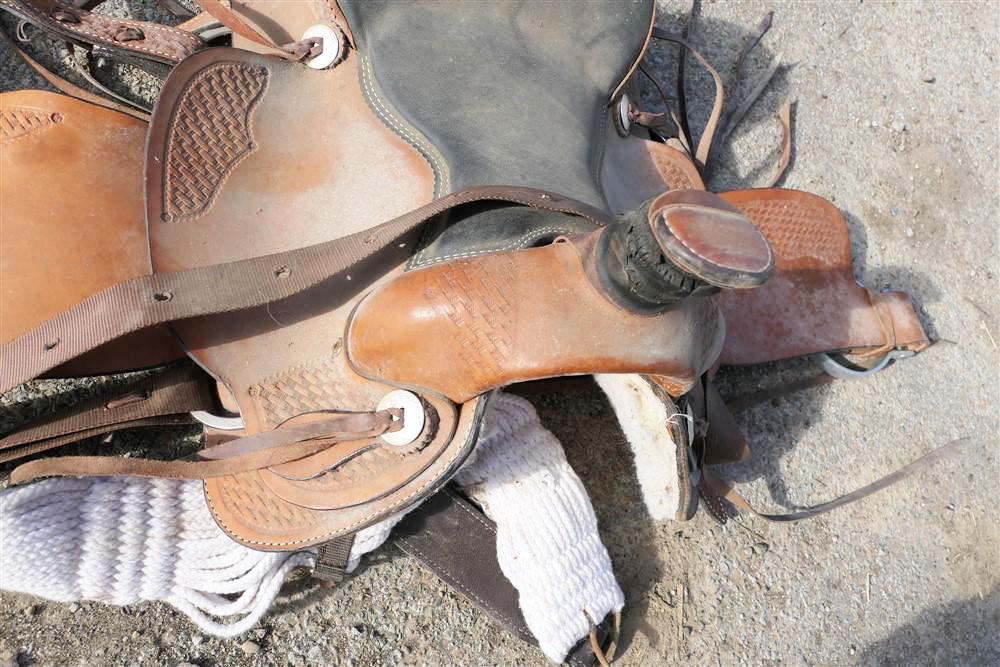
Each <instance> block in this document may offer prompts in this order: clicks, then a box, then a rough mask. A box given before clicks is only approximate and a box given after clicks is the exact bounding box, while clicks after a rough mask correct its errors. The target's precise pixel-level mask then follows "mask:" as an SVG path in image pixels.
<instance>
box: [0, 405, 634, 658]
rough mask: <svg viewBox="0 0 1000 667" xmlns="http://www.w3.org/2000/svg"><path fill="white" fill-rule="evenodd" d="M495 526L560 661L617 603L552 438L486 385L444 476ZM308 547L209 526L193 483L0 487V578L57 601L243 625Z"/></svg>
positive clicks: (544, 643)
mask: <svg viewBox="0 0 1000 667" xmlns="http://www.w3.org/2000/svg"><path fill="white" fill-rule="evenodd" d="M456 479H457V481H458V482H459V483H460V484H463V485H464V486H465V488H466V491H467V492H468V493H469V494H470V495H471V496H472V497H473V498H475V499H476V500H477V501H478V502H479V503H480V504H481V505H482V506H483V508H484V510H485V511H486V513H487V514H488V515H489V516H490V518H492V519H493V520H494V521H495V522H496V524H497V555H498V558H499V562H500V566H501V569H502V570H503V572H504V574H505V575H506V576H507V578H508V579H509V580H510V581H511V583H513V585H514V586H515V588H517V589H518V592H519V594H520V604H521V609H522V611H523V613H524V617H525V621H526V622H527V625H528V628H529V629H530V630H531V631H532V633H533V634H534V635H535V637H536V638H537V639H538V641H539V644H540V646H541V647H542V650H543V651H544V652H545V654H546V655H547V656H548V657H549V658H551V659H552V660H554V661H557V662H558V661H561V660H562V658H563V657H565V655H566V654H567V653H568V652H569V650H570V649H571V648H572V647H573V645H574V644H576V643H577V642H578V641H579V640H580V639H582V638H584V637H586V636H587V634H588V632H589V630H590V627H591V625H592V622H593V621H600V620H602V619H603V618H604V617H605V616H606V615H607V614H608V613H610V612H612V611H615V612H617V611H620V610H621V608H622V606H623V604H624V597H623V595H622V592H621V589H620V588H619V587H618V584H617V582H616V581H615V578H614V574H613V573H612V570H611V562H610V559H609V557H608V553H607V550H606V549H605V548H604V545H603V544H601V541H600V537H599V535H598V533H597V519H596V517H595V515H594V510H593V507H592V506H591V504H590V499H589V498H588V497H587V494H586V491H585V490H584V488H583V485H582V484H581V482H580V480H579V478H578V477H577V476H576V474H575V473H574V472H573V470H572V469H571V468H570V466H569V464H568V463H567V461H566V457H565V455H564V453H563V451H562V447H561V446H560V444H559V441H558V440H556V438H555V436H553V435H552V434H551V433H550V432H548V431H547V430H545V429H544V428H543V427H542V425H541V423H540V421H539V420H538V416H537V414H536V413H535V410H534V408H532V407H531V404H530V403H528V402H527V401H525V400H524V399H521V398H517V397H515V396H511V395H507V394H502V393H498V394H497V395H496V396H495V397H494V398H493V399H492V400H491V402H490V408H489V410H488V411H487V413H486V416H485V421H484V425H483V429H482V431H481V435H480V441H479V444H478V446H477V448H476V450H475V453H474V455H473V457H472V459H471V460H470V461H469V462H467V463H466V465H465V466H464V467H463V468H462V469H461V470H460V472H459V474H458V476H457V477H456ZM404 514H405V513H400V514H397V515H395V516H392V517H390V518H389V519H386V520H385V521H382V522H380V523H378V524H375V525H373V526H370V527H368V528H366V529H364V530H362V531H359V532H358V533H357V535H356V536H355V540H354V544H353V547H352V549H351V555H350V559H349V561H348V571H351V570H353V569H355V568H356V567H357V565H358V564H359V562H360V560H361V557H362V555H363V554H365V553H368V552H369V551H372V550H374V549H376V548H377V547H379V546H380V545H381V544H382V543H383V542H384V541H385V540H386V538H387V537H388V536H389V533H390V531H391V529H392V527H393V526H395V525H396V523H397V522H398V521H399V520H400V519H401V518H402V517H403V515H404ZM314 561H315V550H304V551H299V552H294V553H271V552H262V551H255V550H253V549H249V548H247V547H244V546H242V545H240V544H238V543H237V542H235V541H233V540H232V539H230V538H229V537H228V536H227V535H225V533H223V532H222V530H221V529H220V528H219V527H218V526H217V525H216V523H215V521H214V520H213V519H212V517H211V514H210V513H209V510H208V507H207V505H206V504H205V498H204V492H203V489H202V485H201V483H199V482H182V481H174V480H158V479H145V478H138V477H91V478H72V477H66V478H57V479H49V480H44V481H41V482H37V483H34V484H30V485H27V486H23V487H14V488H11V489H7V490H5V491H2V492H0V589H2V590H8V591H14V592H20V593H28V594H32V595H37V596H40V597H44V598H48V599H51V600H56V601H60V602H70V601H73V600H80V599H87V600H99V601H102V602H107V603H111V604H116V605H128V604H134V603H136V602H140V601H143V600H162V601H164V602H167V603H169V604H171V605H173V606H174V607H176V608H177V609H179V610H180V611H182V612H183V613H185V614H186V615H187V616H189V617H190V618H191V620H192V621H194V623H196V624H197V625H198V626H199V627H200V628H201V629H202V630H203V631H205V632H206V633H209V634H213V635H217V636H222V637H232V636H235V635H238V634H241V633H243V632H245V631H247V630H249V629H250V628H252V627H253V626H254V625H255V624H256V623H257V622H258V621H259V620H260V618H261V616H263V614H264V613H265V612H266V611H267V609H268V607H269V606H270V605H271V603H272V602H273V600H274V598H275V596H276V595H277V593H278V591H279V589H280V588H281V584H282V582H283V581H284V579H285V577H286V576H287V575H288V574H289V573H290V572H291V571H292V570H293V569H295V568H296V567H311V566H312V565H313V564H314Z"/></svg>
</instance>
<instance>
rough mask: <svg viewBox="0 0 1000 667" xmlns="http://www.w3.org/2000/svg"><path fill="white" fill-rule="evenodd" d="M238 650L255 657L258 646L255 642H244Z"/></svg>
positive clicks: (258, 651) (258, 649) (258, 650)
mask: <svg viewBox="0 0 1000 667" xmlns="http://www.w3.org/2000/svg"><path fill="white" fill-rule="evenodd" d="M240 650H241V651H243V652H244V653H246V654H247V655H257V654H258V653H260V644H258V643H257V642H251V641H245V642H243V645H242V646H240Z"/></svg>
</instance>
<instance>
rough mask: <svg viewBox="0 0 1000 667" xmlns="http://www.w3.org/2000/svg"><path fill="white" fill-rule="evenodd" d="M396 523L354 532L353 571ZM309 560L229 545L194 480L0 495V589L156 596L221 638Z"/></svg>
mask: <svg viewBox="0 0 1000 667" xmlns="http://www.w3.org/2000/svg"><path fill="white" fill-rule="evenodd" d="M395 521H398V518H395V517H394V518H393V519H391V520H389V521H387V522H384V524H379V525H377V526H373V527H372V528H370V529H366V530H364V531H361V532H360V533H358V535H357V538H356V539H355V544H354V548H353V549H352V551H351V562H352V563H353V564H354V565H353V566H352V569H353V567H356V565H357V563H358V562H359V561H360V559H361V554H362V553H364V552H366V551H370V550H372V549H374V548H376V547H377V546H378V545H380V544H381V543H382V542H383V541H384V540H385V536H386V535H387V534H388V532H389V529H390V528H391V526H392V525H394V523H395ZM314 559H315V552H314V551H312V550H306V551H300V552H295V553H269V552H264V551H255V550H253V549H248V548H247V547H244V546H242V545H240V544H238V543H237V542H234V541H233V540H232V539H230V538H229V537H227V536H226V534H225V533H223V532H222V530H221V529H220V528H219V527H218V526H217V525H216V523H215V521H214V520H213V519H212V516H211V514H210V513H209V510H208V507H207V505H206V504H205V495H204V491H203V490H202V485H201V483H199V482H182V481H174V480H157V479H144V478H139V477H90V478H72V477H65V478H58V479H49V480H44V481H41V482H38V483H35V484H30V485H27V486H23V487H15V488H11V489H7V490H5V491H3V492H2V493H0V589H2V590H7V591H13V592H19V593H29V594H32V595H37V596H39V597H43V598H48V599H50V600H57V601H60V602H69V601H72V600H99V601H102V602H108V603H111V604H116V605H128V604H134V603H136V602H140V601H143V600H162V601H164V602H168V603H170V604H171V605H173V606H174V607H176V608H177V609H179V610H180V611H182V612H184V613H185V614H186V615H187V616H188V617H190V618H191V620H192V621H194V623H195V624H197V625H198V627H200V628H201V629H202V630H203V631H205V632H206V633H209V634H213V635H217V636H221V637H232V636H235V635H238V634H241V633H243V632H245V631H247V630H249V629H250V628H252V627H253V626H254V625H255V624H256V623H257V621H258V620H260V617H261V616H263V614H264V613H265V612H266V611H267V609H268V607H270V605H271V602H272V601H273V600H274V597H275V596H276V595H277V593H278V590H279V589H280V588H281V584H282V582H284V580H285V577H286V576H287V575H288V574H289V572H291V571H292V570H293V569H295V568H296V567H311V566H312V565H313V562H314Z"/></svg>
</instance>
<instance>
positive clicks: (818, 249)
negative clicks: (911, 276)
mask: <svg viewBox="0 0 1000 667" xmlns="http://www.w3.org/2000/svg"><path fill="white" fill-rule="evenodd" d="M722 198H723V199H725V200H726V201H727V202H730V203H731V204H733V205H734V206H736V207H738V208H739V209H740V210H742V211H743V213H744V214H745V215H747V216H748V217H749V218H750V219H751V220H753V221H754V224H755V225H756V226H757V228H758V229H759V230H760V231H761V233H763V234H764V236H765V237H766V238H767V240H768V242H769V243H770V244H771V247H772V248H773V249H774V254H775V258H776V261H775V272H774V274H773V275H772V276H771V278H770V280H768V282H767V283H765V284H764V285H763V286H761V287H760V288H758V289H756V290H752V291H748V292H741V293H740V294H739V295H736V294H733V293H729V292H722V293H721V294H719V295H718V297H717V300H718V302H719V305H720V306H721V308H722V310H723V313H724V314H725V318H726V322H727V324H728V327H727V333H726V345H725V348H724V349H723V352H722V356H721V358H720V361H721V363H724V364H755V363H763V362H766V361H775V360H779V359H788V358H791V357H797V356H803V355H806V354H813V353H816V352H828V351H845V352H854V353H856V354H862V355H863V354H866V353H867V354H884V353H885V352H886V351H888V350H890V349H894V348H900V349H909V350H913V351H915V352H916V351H920V350H922V349H924V348H925V347H927V345H928V344H929V341H928V340H927V335H926V334H925V333H924V330H923V327H922V326H921V325H920V322H919V320H918V319H917V316H916V313H915V312H914V310H913V306H912V305H911V304H910V301H909V298H908V297H907V296H906V295H905V294H902V293H900V292H886V293H882V294H874V293H872V292H871V291H869V290H867V289H865V288H863V287H862V286H861V285H859V284H858V283H857V281H856V280H855V278H854V274H853V272H852V270H851V244H850V239H849V238H848V235H847V223H846V222H844V218H843V216H842V215H841V213H840V211H838V210H837V207H836V206H834V205H833V204H831V203H830V202H828V201H826V200H825V199H823V198H821V197H818V196H816V195H812V194H809V193H806V192H799V191H796V190H777V189H771V190H741V191H737V192H727V193H724V194H723V195H722ZM873 306H875V307H873ZM845 313H850V316H849V317H845V316H844V314H845Z"/></svg>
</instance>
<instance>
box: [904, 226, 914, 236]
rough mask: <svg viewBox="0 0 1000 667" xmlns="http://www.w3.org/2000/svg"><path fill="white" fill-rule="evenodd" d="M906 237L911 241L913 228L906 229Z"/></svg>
mask: <svg viewBox="0 0 1000 667" xmlns="http://www.w3.org/2000/svg"><path fill="white" fill-rule="evenodd" d="M906 237H907V238H911V239H912V238H913V227H907V228H906Z"/></svg>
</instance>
